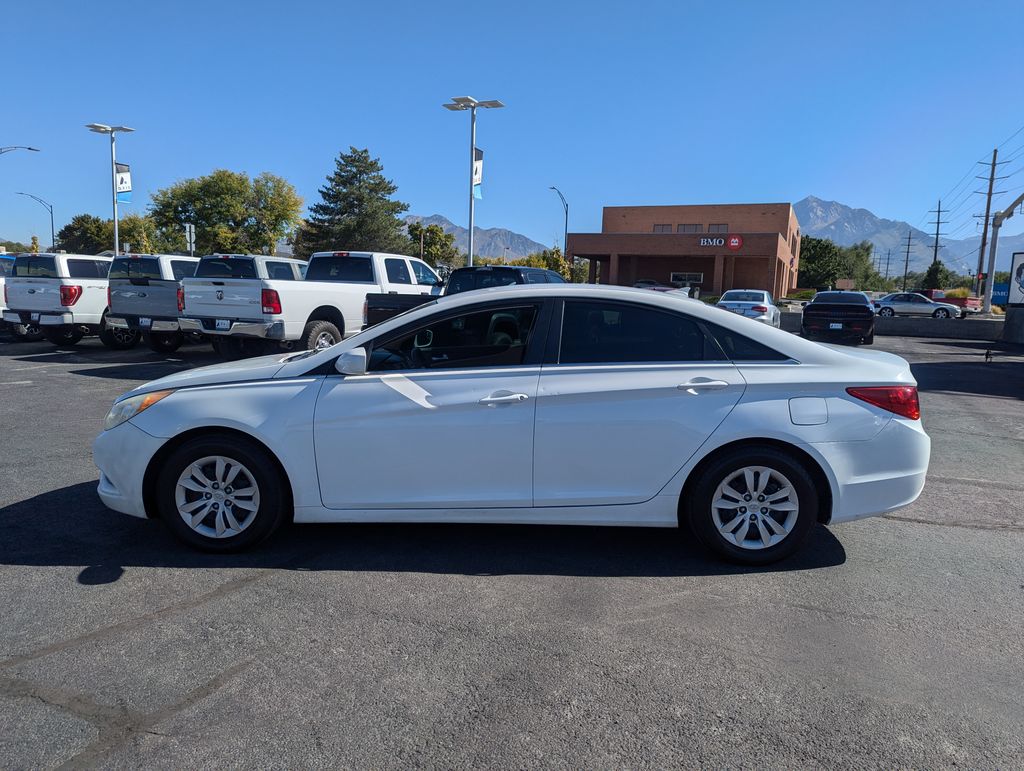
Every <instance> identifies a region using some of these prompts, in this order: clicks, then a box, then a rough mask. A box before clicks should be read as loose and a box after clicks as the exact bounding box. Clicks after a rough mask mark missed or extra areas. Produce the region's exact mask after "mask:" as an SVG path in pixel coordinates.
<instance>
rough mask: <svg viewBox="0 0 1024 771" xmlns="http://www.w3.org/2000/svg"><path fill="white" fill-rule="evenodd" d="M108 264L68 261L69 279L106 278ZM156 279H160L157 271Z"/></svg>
mask: <svg viewBox="0 0 1024 771" xmlns="http://www.w3.org/2000/svg"><path fill="white" fill-rule="evenodd" d="M109 271H110V263H109V262H107V261H106V260H68V277H69V278H106V277H107V273H108V272H109ZM156 277H157V278H160V272H159V269H158V270H157V275H156Z"/></svg>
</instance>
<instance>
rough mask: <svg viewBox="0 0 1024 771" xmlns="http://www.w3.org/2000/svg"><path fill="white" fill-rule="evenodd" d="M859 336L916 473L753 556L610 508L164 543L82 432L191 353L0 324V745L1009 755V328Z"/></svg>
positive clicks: (3, 755)
mask: <svg viewBox="0 0 1024 771" xmlns="http://www.w3.org/2000/svg"><path fill="white" fill-rule="evenodd" d="M964 323H970V322H969V321H967V322H964ZM874 347H875V348H876V349H880V350H890V351H893V352H895V353H898V354H900V355H903V356H905V357H907V358H909V359H910V360H911V361H912V363H914V370H915V374H916V376H917V377H918V380H919V381H920V383H921V387H922V395H921V398H922V407H923V411H924V421H925V425H926V427H927V429H928V431H929V433H930V434H931V436H932V439H933V459H932V466H931V471H930V475H929V481H928V484H927V486H926V488H925V491H924V493H923V494H922V496H921V499H920V500H919V501H917V502H916V503H915V504H913V505H912V506H910V507H908V508H906V509H903V510H901V511H898V512H894V513H893V514H892V515H890V516H887V517H883V518H874V519H868V520H863V521H859V522H853V523H848V524H845V525H840V526H837V527H835V528H832V529H825V528H818V529H816V531H815V532H814V533H813V535H812V537H811V539H810V541H809V542H808V544H807V547H806V548H805V549H804V551H803V552H802V554H801V555H798V556H797V557H796V558H794V559H793V560H790V561H788V562H785V563H782V564H780V565H777V566H774V567H772V568H769V569H764V570H756V569H742V568H736V567H732V566H728V565H723V564H721V563H718V562H716V561H714V560H712V559H710V558H709V557H708V556H707V555H705V554H704V553H703V552H701V551H700V550H699V549H697V548H696V547H695V546H693V545H692V544H690V543H689V542H688V540H687V539H686V538H685V537H684V536H683V535H681V534H678V533H675V532H671V531H660V530H641V529H636V530H626V529H618V530H615V529H599V528H560V527H559V528H525V527H502V526H448V525H445V526H404V525H403V526H377V525H372V526H371V525H338V526H304V527H292V528H288V529H287V530H285V531H284V532H282V533H280V534H279V536H278V537H277V538H275V539H274V540H273V541H271V542H270V543H268V544H266V545H265V546H264V547H262V548H260V549H259V550H257V551H255V552H252V553H248V554H242V555H236V556H215V555H204V554H198V553H195V552H191V551H189V550H187V549H186V548H185V547H183V546H180V545H179V544H178V543H177V542H176V541H174V540H173V539H172V538H171V537H170V536H169V534H168V533H167V532H166V530H165V529H164V528H163V527H162V526H161V525H160V524H159V523H157V522H145V521H138V520H134V519H131V518H129V517H124V516H121V515H119V514H116V513H114V512H110V511H107V510H106V509H105V508H104V507H103V506H102V505H101V504H100V502H99V500H98V499H97V498H96V495H95V492H94V487H95V479H96V471H95V469H94V468H93V466H92V462H91V457H90V443H91V441H92V438H93V437H94V436H95V433H96V432H97V431H98V430H99V427H100V425H101V421H102V418H103V416H104V414H105V413H106V411H107V409H108V407H109V405H110V402H111V401H112V400H113V398H114V397H115V396H117V395H118V394H119V393H121V392H123V391H124V390H127V389H128V388H130V387H132V386H134V385H135V384H137V383H138V382H141V381H145V380H150V379H153V378H155V377H159V376H160V375H162V374H166V373H168V372H171V371H174V370H176V369H180V368H184V367H188V366H194V365H195V366H197V365H201V364H205V363H212V362H213V361H214V358H213V355H212V353H211V352H210V349H209V348H208V347H203V346H198V347H197V346H186V347H185V348H182V349H181V350H180V351H178V352H177V353H176V354H175V355H173V356H170V357H165V356H159V355H156V354H153V353H151V352H149V351H148V349H141V348H140V349H135V350H132V351H128V352H113V351H107V350H105V349H103V348H102V347H101V346H100V345H99V343H98V342H97V341H95V340H86V341H83V343H82V344H80V345H79V346H78V347H76V348H75V349H74V350H73V351H71V352H69V353H62V352H59V351H57V350H56V349H54V348H53V347H52V346H50V345H48V344H45V343H40V344H20V343H19V344H16V343H10V342H5V341H0V427H2V429H3V432H2V435H3V438H4V464H3V468H4V472H5V473H4V483H3V484H2V485H0V598H2V604H0V608H2V613H3V623H2V624H0V767H3V768H29V767H31V768H58V767H76V768H77V767H104V768H122V767H139V766H143V765H145V766H148V767H155V768H182V767H240V766H265V767H274V768H284V767H338V766H351V767H365V766H372V767H378V768H399V767H409V766H418V767H451V766H489V767H525V766H543V767H573V768H578V767H591V768H610V767H623V766H631V767H664V766H669V765H671V766H684V767H707V766H719V767H721V766H730V767H797V766H799V767H823V766H828V767H850V768H852V767H865V766H870V767H882V766H884V767H893V766H916V767H926V766H927V767H936V766H953V765H962V766H971V767H975V768H1006V767H1011V766H1017V765H1019V764H1020V758H1021V757H1024V738H1022V737H1024V730H1022V729H1024V689H1022V687H1021V686H1022V683H1024V655H1022V654H1021V640H1022V639H1024V612H1022V611H1024V558H1022V556H1021V555H1022V552H1024V503H1022V502H1024V495H1022V493H1024V355H1021V354H1020V353H1019V352H1018V353H1011V352H1007V351H997V352H996V355H995V357H994V360H993V362H992V363H990V364H986V363H984V352H985V350H986V347H987V346H985V345H984V344H980V343H971V342H967V341H940V340H923V339H919V340H905V339H895V338H883V337H879V338H876V344H875V346H874ZM26 381H28V382H27V383H26ZM69 401H70V402H71V404H73V407H72V408H65V407H64V405H66V404H68V403H69ZM453 473H458V472H457V470H453Z"/></svg>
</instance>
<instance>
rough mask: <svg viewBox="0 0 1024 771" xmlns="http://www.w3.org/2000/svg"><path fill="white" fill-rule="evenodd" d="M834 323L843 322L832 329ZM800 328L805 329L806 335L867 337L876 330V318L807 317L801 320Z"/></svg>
mask: <svg viewBox="0 0 1024 771" xmlns="http://www.w3.org/2000/svg"><path fill="white" fill-rule="evenodd" d="M832 324H842V327H841V328H839V329H832V327H831V325H832ZM800 329H801V330H803V333H804V334H805V335H815V336H818V337H831V338H847V337H867V336H868V335H870V334H872V333H873V332H874V331H875V320H874V319H873V318H872V319H865V320H860V319H856V320H853V321H845V320H844V321H827V320H822V321H819V320H818V319H814V320H812V321H807V320H806V319H805V320H803V321H801V323H800Z"/></svg>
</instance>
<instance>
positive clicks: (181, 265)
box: [171, 260, 198, 281]
mask: <svg viewBox="0 0 1024 771" xmlns="http://www.w3.org/2000/svg"><path fill="white" fill-rule="evenodd" d="M197 264H198V263H195V262H192V261H190V260H171V274H172V275H173V276H174V280H175V281H181V280H182V279H183V278H188V277H189V276H194V275H195V274H196V265H197Z"/></svg>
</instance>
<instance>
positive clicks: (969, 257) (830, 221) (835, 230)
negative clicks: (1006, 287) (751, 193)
mask: <svg viewBox="0 0 1024 771" xmlns="http://www.w3.org/2000/svg"><path fill="white" fill-rule="evenodd" d="M793 210H794V211H795V212H796V217H797V220H799V222H800V231H801V233H803V234H804V235H806V236H814V237H815V238H829V239H831V240H832V241H835V242H836V243H837V244H839V245H840V246H849V245H850V244H855V243H858V242H860V241H871V243H873V244H874V245H875V248H876V249H877V250H878V252H879V253H880V255H881V269H882V272H883V273H884V272H885V260H886V252H887V251H888V250H891V255H890V258H889V259H890V270H889V273H890V275H899V274H902V273H903V263H904V260H905V258H906V251H907V233H908V232H909V233H910V234H911V238H910V270H912V271H921V270H925V269H926V268H927V267H928V265H929V263H930V262H931V261H932V243H933V242H934V240H935V234H934V233H931V234H929V233H926V232H925V231H923V230H920V229H919V228H915V227H914V226H912V225H910V224H909V223H907V222H903V221H901V220H890V219H884V218H882V217H878V216H877V215H875V214H874V213H872V212H870V211H868V210H867V209H855V208H853V207H851V206H847V205H845V204H842V203H839V202H838V201H825V200H822V199H821V198H816V197H814V196H813V195H809V196H807V197H806V198H804V199H803V200H801V201H797V202H796V203H795V204H793ZM939 244H940V245H941V247H940V249H939V259H940V260H942V261H943V262H944V263H945V264H946V267H948V268H949V269H950V270H953V271H956V272H957V273H966V272H967V271H968V270H970V271H972V272H973V271H975V270H977V267H978V248H979V247H980V246H981V236H980V235H976V236H971V237H969V238H963V239H955V238H941V237H940V238H939ZM985 251H986V254H985V264H986V266H987V264H988V253H987V252H988V247H987V246H986V247H985ZM1020 251H1024V233H1020V234H1017V235H1012V236H1011V235H1007V236H1000V237H999V245H998V247H997V252H996V270H1009V269H1010V259H1011V256H1012V254H1013V253H1014V252H1020Z"/></svg>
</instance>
